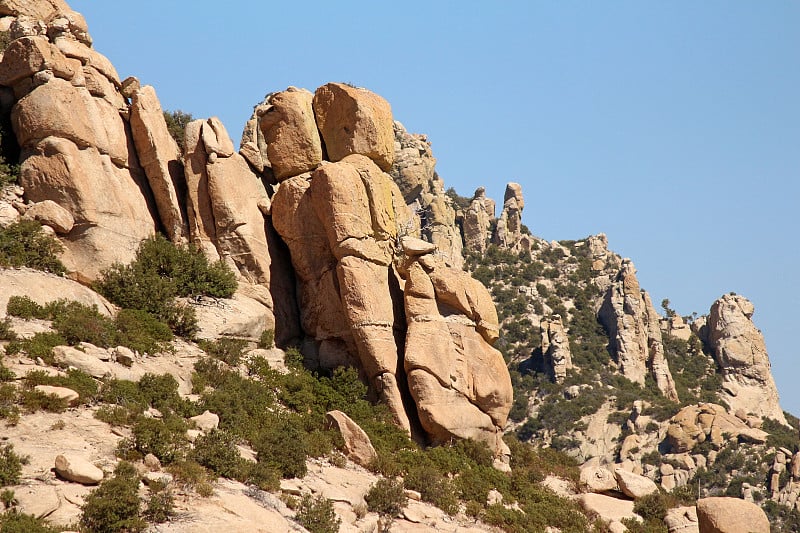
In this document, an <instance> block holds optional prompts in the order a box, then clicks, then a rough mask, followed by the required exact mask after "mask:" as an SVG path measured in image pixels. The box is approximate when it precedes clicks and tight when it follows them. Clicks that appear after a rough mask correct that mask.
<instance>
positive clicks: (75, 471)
mask: <svg viewBox="0 0 800 533" xmlns="http://www.w3.org/2000/svg"><path fill="white" fill-rule="evenodd" d="M55 468H56V472H57V473H58V475H59V476H61V477H63V478H64V479H66V480H68V481H74V482H75V483H81V484H83V485H97V484H98V483H100V482H101V481H103V471H102V470H100V469H99V468H97V467H96V466H94V465H93V464H92V463H90V462H89V461H87V460H86V459H83V458H81V457H77V456H73V455H68V456H67V455H58V456H56V465H55Z"/></svg>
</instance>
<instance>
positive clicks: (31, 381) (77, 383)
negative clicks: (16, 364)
mask: <svg viewBox="0 0 800 533" xmlns="http://www.w3.org/2000/svg"><path fill="white" fill-rule="evenodd" d="M36 385H53V386H56V387H67V388H69V389H72V390H74V391H75V392H77V393H78V394H79V395H80V400H81V402H84V403H86V402H89V401H91V400H93V399H95V397H96V396H97V393H98V386H97V382H96V381H95V380H94V378H92V376H90V375H89V374H87V373H86V372H83V371H82V370H78V369H75V368H70V369H69V370H67V372H66V375H64V376H52V375H50V374H48V373H47V372H44V371H42V370H32V371H30V372H28V373H27V374H26V375H25V386H26V387H28V388H33V387H35V386H36Z"/></svg>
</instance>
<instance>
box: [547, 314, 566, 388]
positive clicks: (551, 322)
mask: <svg viewBox="0 0 800 533" xmlns="http://www.w3.org/2000/svg"><path fill="white" fill-rule="evenodd" d="M539 327H540V329H541V332H542V355H543V356H544V362H545V365H546V366H547V368H548V369H549V371H550V372H552V375H553V378H554V379H555V381H556V383H563V382H564V378H566V377H567V370H570V369H572V368H573V366H572V352H571V351H570V348H569V338H568V337H567V333H566V331H564V324H563V323H562V321H561V316H560V315H552V316H551V317H549V318H543V319H542V321H541V323H540V325H539Z"/></svg>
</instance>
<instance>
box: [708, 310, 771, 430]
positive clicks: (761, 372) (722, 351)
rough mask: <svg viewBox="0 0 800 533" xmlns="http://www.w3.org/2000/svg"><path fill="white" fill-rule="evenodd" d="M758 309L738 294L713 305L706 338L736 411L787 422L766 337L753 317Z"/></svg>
mask: <svg viewBox="0 0 800 533" xmlns="http://www.w3.org/2000/svg"><path fill="white" fill-rule="evenodd" d="M754 311H755V308H754V307H753V304H752V303H751V302H750V301H749V300H748V299H747V298H745V297H743V296H738V295H734V294H726V295H725V296H723V297H722V298H720V299H719V300H717V301H716V302H714V304H713V305H712V306H711V312H710V313H709V316H708V325H707V330H706V331H705V332H704V337H705V338H706V340H707V342H708V345H709V346H710V347H711V350H712V351H713V353H714V358H715V359H716V361H717V364H718V365H719V367H720V369H721V371H722V379H723V384H722V391H721V392H720V394H721V395H722V398H723V399H724V400H725V402H726V403H727V404H728V405H729V406H730V408H731V410H732V411H736V410H738V409H743V410H744V411H745V412H747V413H753V414H756V415H758V416H763V417H768V418H772V419H773V420H777V421H778V422H780V423H782V424H786V418H785V417H784V415H783V410H782V409H781V407H780V405H779V404H778V390H777V388H776V387H775V381H774V379H773V378H772V372H771V371H770V362H769V356H768V354H767V347H766V345H765V343H764V336H763V335H762V334H761V331H759V330H758V328H756V326H755V325H754V324H753V322H752V320H751V319H752V316H753V312H754Z"/></svg>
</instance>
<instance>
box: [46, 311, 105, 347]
mask: <svg viewBox="0 0 800 533" xmlns="http://www.w3.org/2000/svg"><path fill="white" fill-rule="evenodd" d="M53 327H54V328H55V330H56V331H58V333H59V334H60V335H61V336H62V337H64V339H66V341H67V342H68V343H69V344H72V345H75V344H78V343H81V342H88V343H91V344H94V345H95V346H100V347H103V348H108V347H109V346H112V345H114V344H116V343H115V340H116V331H115V328H114V322H113V321H112V320H111V319H110V318H108V317H105V316H103V315H101V314H100V312H99V311H98V310H97V307H94V306H93V307H89V306H87V305H83V304H80V303H78V302H69V303H68V304H67V305H66V307H65V308H64V309H63V310H62V312H60V313H59V314H57V315H56V316H55V317H54V318H53Z"/></svg>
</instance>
